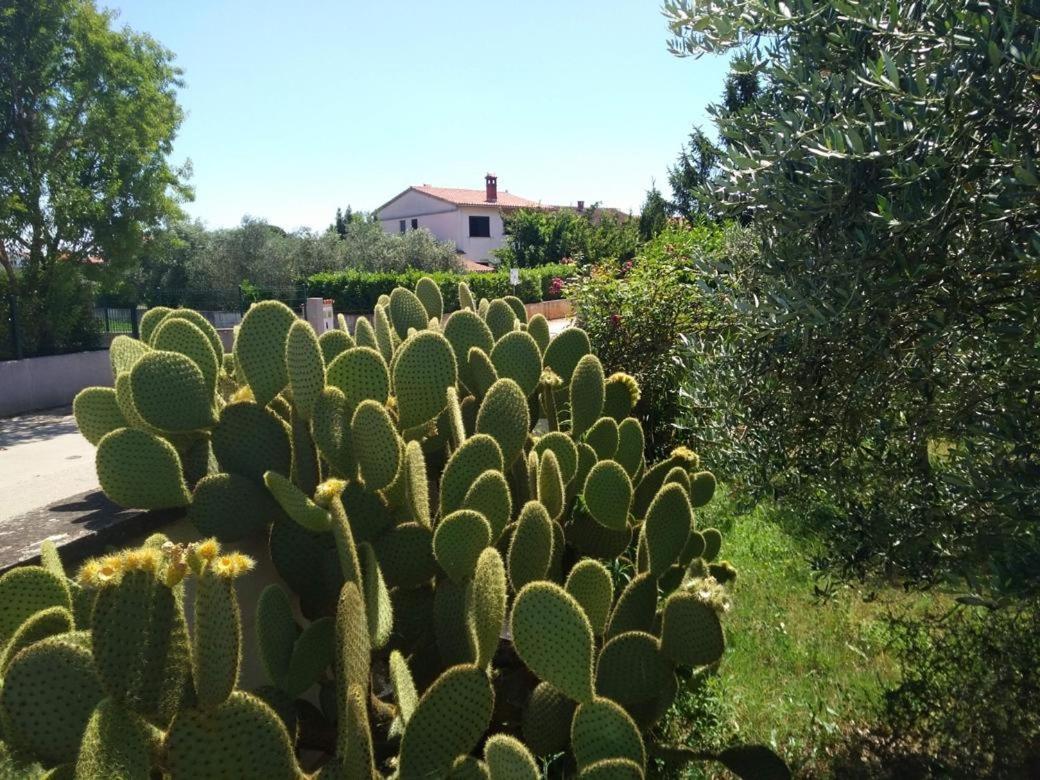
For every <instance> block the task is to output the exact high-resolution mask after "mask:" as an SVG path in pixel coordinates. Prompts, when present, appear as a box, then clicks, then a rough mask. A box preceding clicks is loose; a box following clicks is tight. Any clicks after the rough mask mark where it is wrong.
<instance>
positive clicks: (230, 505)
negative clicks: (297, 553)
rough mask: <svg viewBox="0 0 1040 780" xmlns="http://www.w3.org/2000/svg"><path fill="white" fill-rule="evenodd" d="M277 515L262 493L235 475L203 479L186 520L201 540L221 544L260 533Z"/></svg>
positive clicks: (253, 483)
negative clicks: (210, 539) (209, 537)
mask: <svg viewBox="0 0 1040 780" xmlns="http://www.w3.org/2000/svg"><path fill="white" fill-rule="evenodd" d="M281 514H282V513H281V511H280V509H279V508H278V505H277V504H276V503H275V502H274V501H273V500H272V499H271V496H270V494H268V492H267V491H266V490H264V489H263V488H262V487H258V486H257V484H256V483H255V482H253V481H252V480H249V479H246V478H245V477H240V476H239V475H238V474H211V475H210V476H208V477H203V478H202V479H201V480H199V482H198V484H197V485H196V486H195V493H194V496H193V498H192V501H191V507H190V508H189V509H188V519H189V520H191V522H192V524H193V525H194V526H195V528H196V530H198V532H199V533H200V534H201V535H202V536H204V537H206V536H215V537H217V539H219V540H220V541H222V542H237V541H238V540H240V539H244V538H246V537H247V536H251V535H253V534H256V533H260V532H262V531H264V530H266V528H267V525H268V523H271V522H273V521H274V520H275V519H276V518H278V517H280V516H281Z"/></svg>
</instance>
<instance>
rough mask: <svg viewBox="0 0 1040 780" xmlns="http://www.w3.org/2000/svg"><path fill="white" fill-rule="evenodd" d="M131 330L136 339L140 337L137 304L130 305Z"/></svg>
mask: <svg viewBox="0 0 1040 780" xmlns="http://www.w3.org/2000/svg"><path fill="white" fill-rule="evenodd" d="M130 332H131V334H132V335H133V337H134V338H135V339H137V338H140V337H141V334H140V333H139V332H138V330H137V304H136V303H135V304H132V305H131V306H130Z"/></svg>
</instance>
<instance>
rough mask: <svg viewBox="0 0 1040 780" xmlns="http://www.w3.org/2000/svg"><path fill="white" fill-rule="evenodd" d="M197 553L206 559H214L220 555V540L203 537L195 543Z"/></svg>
mask: <svg viewBox="0 0 1040 780" xmlns="http://www.w3.org/2000/svg"><path fill="white" fill-rule="evenodd" d="M195 554H196V555H198V556H199V558H201V559H202V560H204V561H212V560H213V559H214V558H216V557H217V556H218V555H220V542H218V541H217V540H216V539H203V540H202V541H201V542H199V543H198V544H196V545H195Z"/></svg>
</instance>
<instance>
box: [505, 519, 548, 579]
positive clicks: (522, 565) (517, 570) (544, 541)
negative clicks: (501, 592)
mask: <svg viewBox="0 0 1040 780" xmlns="http://www.w3.org/2000/svg"><path fill="white" fill-rule="evenodd" d="M552 551H553V528H552V518H551V517H549V513H548V512H547V511H546V509H545V507H544V506H542V505H541V504H540V503H538V502H537V501H528V502H527V503H526V504H524V507H523V509H521V510H520V517H519V519H518V520H517V524H516V530H515V531H514V532H513V538H512V539H511V540H510V543H509V582H510V584H511V585H512V587H513V591H514V592H517V591H519V590H520V589H521V588H523V587H524V586H525V585H526V584H527V583H529V582H534V581H535V580H540V579H542V578H544V577H545V575H546V573H547V572H548V571H549V564H550V562H551V561H552Z"/></svg>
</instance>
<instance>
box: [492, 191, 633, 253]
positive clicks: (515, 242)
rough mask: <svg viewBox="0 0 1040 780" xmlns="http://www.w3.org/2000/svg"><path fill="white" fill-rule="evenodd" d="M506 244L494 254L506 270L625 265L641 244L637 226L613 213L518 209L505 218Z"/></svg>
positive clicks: (562, 209)
mask: <svg viewBox="0 0 1040 780" xmlns="http://www.w3.org/2000/svg"><path fill="white" fill-rule="evenodd" d="M505 231H506V242H505V244H504V245H503V246H502V247H501V248H500V249H497V250H495V254H496V256H497V257H498V260H499V262H500V263H501V264H502V265H504V266H506V267H508V268H532V267H534V266H539V265H548V264H552V263H566V262H574V263H599V262H603V261H607V260H610V261H614V262H618V261H621V262H624V261H625V260H630V259H631V258H632V256H633V255H635V253H636V250H637V248H638V246H639V243H640V227H639V222H638V221H637V220H635V219H633V218H632V217H631V216H625V215H621V214H618V213H617V212H615V211H613V210H607V209H600V208H599V207H598V206H595V205H593V206H591V207H589V208H588V209H585V210H583V211H578V210H576V209H565V208H560V209H552V210H537V211H536V210H531V209H519V210H517V211H515V212H513V213H512V214H507V215H505Z"/></svg>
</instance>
